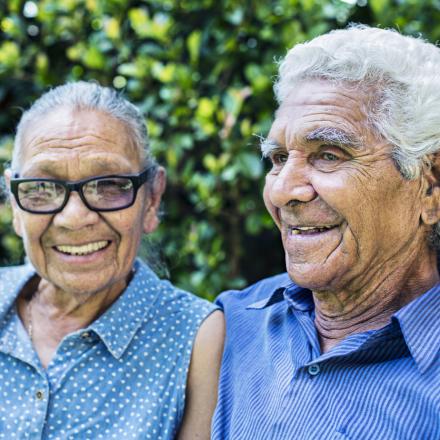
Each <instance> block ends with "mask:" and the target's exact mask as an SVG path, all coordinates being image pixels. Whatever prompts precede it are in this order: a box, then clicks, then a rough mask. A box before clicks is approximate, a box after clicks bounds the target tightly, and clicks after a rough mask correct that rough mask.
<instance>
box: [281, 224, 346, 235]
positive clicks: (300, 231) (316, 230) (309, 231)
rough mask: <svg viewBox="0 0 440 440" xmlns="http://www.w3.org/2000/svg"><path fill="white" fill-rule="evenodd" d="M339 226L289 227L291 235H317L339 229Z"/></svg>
mask: <svg viewBox="0 0 440 440" xmlns="http://www.w3.org/2000/svg"><path fill="white" fill-rule="evenodd" d="M338 227H339V224H333V225H313V226H296V225H295V226H292V225H287V231H288V233H289V235H315V234H321V233H323V232H327V231H330V230H331V229H334V228H338Z"/></svg>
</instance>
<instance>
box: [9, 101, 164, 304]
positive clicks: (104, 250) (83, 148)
mask: <svg viewBox="0 0 440 440" xmlns="http://www.w3.org/2000/svg"><path fill="white" fill-rule="evenodd" d="M20 164H21V165H20V170H18V171H19V173H20V177H27V178H29V177H45V178H56V179H62V180H68V181H76V180H80V179H85V178H88V177H93V176H103V175H109V174H133V173H138V172H139V171H141V167H142V162H141V158H140V155H139V150H138V148H137V146H136V145H135V143H134V142H133V140H132V137H131V136H130V134H129V131H128V129H127V127H126V126H125V125H124V124H123V123H122V122H120V121H118V120H116V119H115V118H113V117H111V116H109V115H107V114H105V113H102V112H97V111H86V110H77V111H73V110H71V109H67V108H61V109H57V110H56V111H54V112H52V113H50V114H49V115H46V116H45V117H44V118H42V119H41V120H38V121H35V122H33V123H31V124H30V125H29V126H28V127H26V129H25V133H24V136H23V142H22V151H21V158H20ZM14 171H17V170H14ZM6 177H7V179H8V176H6ZM161 177H162V176H161ZM147 185H148V183H147V184H145V185H143V186H142V187H141V188H139V191H138V194H137V199H136V201H135V203H134V204H133V205H132V206H130V207H129V208H126V209H122V210H119V211H114V212H94V211H91V210H89V209H88V208H87V207H86V206H85V205H84V203H83V202H82V200H81V199H80V197H79V195H78V193H76V192H72V193H71V195H70V198H69V200H68V202H67V205H66V206H65V207H64V209H63V210H62V211H61V212H59V213H56V214H31V213H28V212H24V211H22V210H21V209H20V208H19V207H18V206H16V204H15V203H14V200H13V214H14V227H15V230H16V232H17V234H18V235H20V236H21V237H22V238H23V242H24V247H25V250H26V254H27V256H28V258H29V259H30V261H31V262H32V264H33V266H34V267H35V269H36V270H37V272H38V273H39V275H40V276H41V277H43V278H45V279H46V280H48V281H49V282H50V283H52V284H53V285H54V286H56V287H57V288H58V289H61V290H63V291H65V292H70V293H72V294H76V295H83V294H84V295H90V294H94V293H98V292H101V291H104V290H106V289H120V290H122V289H123V288H124V287H125V282H126V279H127V276H128V274H129V273H130V271H131V268H132V266H133V261H134V258H135V256H136V253H137V250H138V247H139V243H140V239H141V236H142V233H143V232H146V233H148V232H151V231H152V230H153V229H154V228H155V227H156V225H157V217H156V209H157V205H158V202H155V203H152V202H151V200H152V199H151V197H150V195H151V192H150V191H149V190H147V188H146V186H147ZM156 199H157V197H156ZM158 199H159V200H160V194H159V197H158Z"/></svg>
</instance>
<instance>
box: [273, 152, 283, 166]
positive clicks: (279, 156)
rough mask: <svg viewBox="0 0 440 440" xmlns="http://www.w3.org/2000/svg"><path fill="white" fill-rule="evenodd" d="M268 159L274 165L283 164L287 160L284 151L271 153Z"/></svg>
mask: <svg viewBox="0 0 440 440" xmlns="http://www.w3.org/2000/svg"><path fill="white" fill-rule="evenodd" d="M270 160H271V162H272V163H273V164H274V165H284V164H285V163H286V162H287V154H286V153H281V152H278V153H273V154H271V155H270Z"/></svg>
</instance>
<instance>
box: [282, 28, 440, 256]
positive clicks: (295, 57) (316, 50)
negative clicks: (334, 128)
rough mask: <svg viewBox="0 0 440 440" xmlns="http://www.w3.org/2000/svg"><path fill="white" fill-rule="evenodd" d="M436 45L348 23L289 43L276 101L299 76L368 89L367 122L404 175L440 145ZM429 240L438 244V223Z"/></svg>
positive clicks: (415, 173)
mask: <svg viewBox="0 0 440 440" xmlns="http://www.w3.org/2000/svg"><path fill="white" fill-rule="evenodd" d="M439 72H440V49H439V48H438V47H437V46H435V45H433V44H431V43H428V42H426V41H424V40H423V39H422V38H413V37H409V36H403V35H401V34H399V33H398V32H397V31H395V30H389V29H388V30H387V29H378V28H371V27H368V26H365V25H352V26H350V27H349V28H347V29H344V30H336V31H332V32H330V33H327V34H325V35H321V36H319V37H317V38H314V39H313V40H311V41H309V42H306V43H304V44H298V45H296V46H294V47H293V48H292V49H291V50H290V51H289V52H288V53H287V55H286V57H285V58H284V60H282V62H281V63H280V67H279V77H278V78H277V81H276V83H275V86H274V90H275V95H276V98H277V100H278V102H279V103H280V104H281V103H282V102H283V101H284V100H285V99H286V97H287V96H288V95H289V93H290V92H291V91H292V89H294V88H295V87H296V86H298V84H300V83H301V82H302V81H305V80H308V79H327V80H329V81H332V82H336V83H342V84H346V85H347V86H356V87H359V88H360V89H362V90H365V91H368V90H369V89H373V90H374V91H375V94H374V95H375V96H374V99H373V102H371V103H369V108H368V123H369V124H370V125H371V126H372V127H373V129H374V130H375V131H376V132H377V134H378V135H380V136H382V137H383V138H384V139H385V140H387V141H388V142H389V143H390V145H392V146H393V158H394V160H395V162H396V164H397V166H398V168H399V170H400V172H401V173H402V175H403V176H404V177H405V178H407V179H415V178H417V177H419V176H420V173H421V171H422V168H423V167H424V166H428V167H429V166H430V165H431V162H430V160H429V158H428V155H430V154H433V153H436V152H437V151H439V150H440V76H439V75H440V73H439ZM434 229H435V233H434V235H435V236H436V237H435V238H434V241H435V242H436V243H435V244H436V247H437V248H440V225H439V224H437V225H436V227H435V228H434Z"/></svg>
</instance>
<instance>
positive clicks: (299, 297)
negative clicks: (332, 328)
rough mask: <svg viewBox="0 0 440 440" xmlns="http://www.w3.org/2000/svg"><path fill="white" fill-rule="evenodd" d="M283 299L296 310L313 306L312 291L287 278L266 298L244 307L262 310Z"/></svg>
mask: <svg viewBox="0 0 440 440" xmlns="http://www.w3.org/2000/svg"><path fill="white" fill-rule="evenodd" d="M284 300H286V301H287V302H288V303H289V305H290V306H291V307H293V308H294V309H295V310H298V311H302V312H305V311H311V310H313V308H314V304H313V296H312V292H311V291H310V290H309V289H305V288H303V287H300V286H297V285H296V284H295V283H294V282H293V281H291V280H290V279H289V280H287V281H285V282H284V283H282V284H281V285H280V286H278V287H276V288H275V289H274V290H273V291H272V293H271V294H270V295H269V296H268V297H267V298H264V299H262V300H260V301H257V302H255V303H252V304H250V305H249V306H247V307H246V309H249V310H262V309H265V308H266V307H270V306H272V305H274V304H276V303H279V302H281V301H284Z"/></svg>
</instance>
